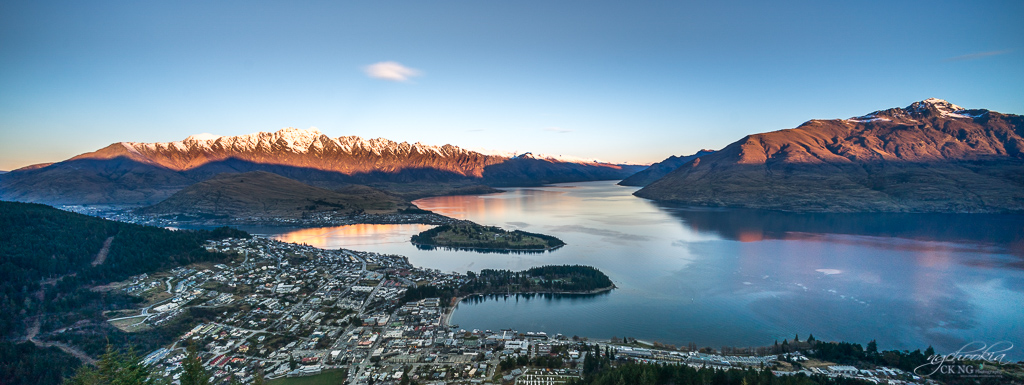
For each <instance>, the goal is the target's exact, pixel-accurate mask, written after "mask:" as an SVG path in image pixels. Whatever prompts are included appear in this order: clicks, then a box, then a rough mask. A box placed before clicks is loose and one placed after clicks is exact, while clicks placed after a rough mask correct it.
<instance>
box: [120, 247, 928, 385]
mask: <svg viewBox="0 0 1024 385" xmlns="http://www.w3.org/2000/svg"><path fill="white" fill-rule="evenodd" d="M206 247H207V249H208V250H209V251H216V252H221V253H226V254H229V255H233V256H235V260H233V261H232V262H230V263H220V264H213V265H208V266H204V265H198V266H189V267H179V268H175V269H173V270H171V271H169V272H162V273H155V274H152V275H150V274H142V275H139V276H135V277H132V278H131V279H129V280H127V281H125V282H121V283H120V284H119V286H118V290H122V291H124V292H125V293H128V294H131V295H136V296H140V297H143V298H147V303H146V304H145V306H144V307H143V308H140V309H137V310H136V311H133V312H129V313H127V314H123V315H121V316H119V317H115V318H112V319H110V320H109V322H111V323H112V324H114V325H115V326H117V327H119V328H121V329H122V330H125V331H132V330H139V329H140V328H156V327H161V326H162V325H164V324H166V323H168V322H170V321H172V320H174V319H175V317H180V316H182V315H183V314H184V313H185V312H186V311H189V310H190V309H191V310H192V311H200V312H202V313H204V314H207V315H209V316H208V318H207V319H205V320H204V322H202V323H199V324H198V325H195V326H194V327H192V328H191V329H190V330H188V331H187V332H185V333H184V334H182V335H181V336H180V337H179V338H178V339H177V341H176V342H174V343H173V344H172V345H171V346H166V347H163V348H160V349H157V350H156V351H153V352H150V353H148V354H147V355H146V356H145V357H144V358H143V363H144V364H146V365H147V366H149V367H150V369H151V371H152V373H153V375H154V376H156V377H159V378H165V379H166V380H168V381H169V382H171V383H177V382H178V378H179V376H180V375H181V372H182V366H181V363H182V360H183V359H184V358H185V355H186V350H185V349H186V347H187V346H189V345H193V346H195V347H196V348H197V349H198V351H199V354H200V357H201V359H202V361H203V363H204V366H205V367H206V368H207V370H208V371H209V373H211V374H212V376H213V379H214V381H228V380H229V379H234V380H238V381H240V382H242V383H249V382H252V381H253V380H254V379H255V378H256V376H259V375H262V376H264V378H266V379H267V380H274V379H279V378H295V377H305V376H325V377H327V378H329V379H331V380H332V382H337V383H341V382H342V381H344V382H345V383H349V384H371V383H372V384H399V383H402V384H404V383H409V382H410V381H416V382H418V383H437V384H441V383H445V384H449V383H494V384H498V383H503V384H562V383H567V382H570V381H572V380H574V379H579V378H581V376H582V371H583V368H584V366H585V363H586V361H587V360H588V359H602V358H603V359H612V360H617V362H623V361H632V362H640V363H661V364H672V365H689V366H691V367H695V368H716V369H728V368H744V367H747V368H756V369H761V368H770V369H772V370H773V373H774V374H775V375H778V376H783V375H794V374H797V373H804V374H807V375H813V374H822V375H827V376H831V377H850V378H860V379H866V380H869V381H872V382H875V383H889V384H901V383H917V382H920V378H918V377H915V376H913V375H912V374H910V373H906V372H903V371H900V370H898V369H892V368H875V369H873V370H860V369H857V368H855V367H852V366H839V365H829V366H821V367H811V366H807V365H803V369H800V370H798V371H797V370H792V368H793V367H792V366H791V365H790V364H788V363H789V362H794V363H797V362H803V363H807V361H808V360H809V359H808V358H807V357H806V356H804V355H803V354H801V353H786V354H785V355H774V354H763V355H757V354H737V355H720V354H716V352H715V351H713V350H710V349H709V348H704V349H696V348H695V346H691V347H688V348H687V347H684V348H680V349H675V348H674V347H667V346H665V345H661V344H650V343H645V342H643V341H637V340H635V339H622V340H620V339H618V338H612V339H611V340H590V339H587V338H582V337H578V336H573V337H567V336H564V335H561V334H558V335H548V334H547V333H545V332H543V331H530V332H518V331H514V330H476V329H473V330H466V329H461V328H459V326H458V325H451V324H450V323H449V318H450V315H451V311H453V310H454V308H455V305H456V304H457V302H458V300H459V299H458V298H453V299H452V300H451V303H443V301H442V300H441V299H440V298H424V299H418V300H411V301H407V300H406V295H405V294H406V292H407V290H408V289H409V288H411V287H422V286H427V285H430V286H436V287H458V286H459V285H462V284H463V283H465V282H467V281H468V279H469V278H468V277H467V276H466V275H464V274H460V273H445V272H441V271H438V270H434V269H424V268H418V267H415V266H412V265H411V264H410V263H409V261H408V260H407V259H406V258H405V257H402V256H397V255H383V254H377V253H372V252H362V251H354V250H344V249H341V250H324V249H318V248H314V247H311V246H307V245H300V244H292V243H284V242H279V241H275V240H270V239H266V238H261V237H252V238H250V239H235V238H229V239H226V240H222V241H211V242H209V243H208V244H207V246H206ZM747 353H751V352H747Z"/></svg>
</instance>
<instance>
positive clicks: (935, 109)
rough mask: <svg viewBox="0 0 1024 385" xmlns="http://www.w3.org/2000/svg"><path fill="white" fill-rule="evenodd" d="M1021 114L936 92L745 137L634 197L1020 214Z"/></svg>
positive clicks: (1023, 195)
mask: <svg viewBox="0 0 1024 385" xmlns="http://www.w3.org/2000/svg"><path fill="white" fill-rule="evenodd" d="M1022 137H1024V117H1022V116H1020V115H1011V114H1001V113H998V112H995V111H989V110H984V109H965V108H962V107H960V106H957V105H955V104H952V103H949V102H947V101H944V100H940V99H927V100H923V101H920V102H915V103H913V104H911V105H910V106H907V107H905V108H890V109H886V110H881V111H875V112H872V113H870V114H867V115H864V116H859V117H854V118H850V119H833V120H811V121H808V122H806V123H804V124H802V125H800V126H799V127H796V128H793V129H787V130H780V131H774V132H767V133H762V134H756V135H749V136H746V137H744V138H742V139H740V140H738V141H736V142H733V143H732V144H730V145H728V146H726V147H725V148H723V149H721V150H719V151H716V152H714V153H712V154H707V155H704V156H701V157H699V158H696V159H693V160H691V161H689V162H687V163H685V164H683V165H681V166H680V167H678V168H677V169H675V170H674V171H672V172H671V173H669V174H667V175H665V176H664V177H662V178H661V179H658V180H657V181H655V182H653V183H650V184H649V185H647V186H646V187H644V188H642V189H640V190H638V191H637V192H636V193H635V195H637V196H639V197H643V198H649V199H652V200H656V201H661V202H668V203H673V204H684V205H698V206H726V207H747V208H758V209H775V210H787V211H821V212H1024V138H1022Z"/></svg>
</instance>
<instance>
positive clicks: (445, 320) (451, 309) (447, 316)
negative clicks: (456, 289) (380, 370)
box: [439, 283, 618, 328]
mask: <svg viewBox="0 0 1024 385" xmlns="http://www.w3.org/2000/svg"><path fill="white" fill-rule="evenodd" d="M615 289H618V286H615V284H614V283H613V284H612V285H611V286H606V287H602V288H598V289H593V290H587V291H526V292H523V291H518V292H511V293H507V294H508V295H512V294H561V295H589V294H599V293H606V292H610V291H612V290H615ZM477 295H479V296H486V295H488V294H484V293H470V294H465V295H461V296H458V297H452V301H451V303H449V304H448V307H447V308H446V309H445V311H444V314H442V315H441V324H440V325H439V326H440V327H442V328H446V327H448V326H450V325H451V321H452V314H454V313H455V308H457V307H458V305H459V304H460V303H462V301H463V300H465V299H466V298H469V297H472V296H477ZM494 295H501V294H494Z"/></svg>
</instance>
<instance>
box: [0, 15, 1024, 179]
mask: <svg viewBox="0 0 1024 385" xmlns="http://www.w3.org/2000/svg"><path fill="white" fill-rule="evenodd" d="M210 3H212V4H210ZM1022 16H1024V2H1020V1H1001V2H999V1H991V2H970V3H965V2H945V1H927V2H924V1H921V2H918V1H901V2H836V1H807V2H729V1H718V2H682V1H671V2H594V1H591V2H583V1H554V2H552V1H543V2H540V1H539V2H530V1H515V2H442V1H436V2H390V1H382V2H366V3H363V4H361V5H360V4H354V3H350V2H257V1H244V2H228V1H218V2H159V3H158V2H101V1H91V2H44V1H33V2H15V1H4V2H0V170H9V169H13V168H17V167H21V166H25V165H28V164H33V163H39V162H46V161H59V160H63V159H66V158H69V157H71V156H74V155H76V154H79V153H83V152H88V151H92V150H95V149H98V148H101V147H103V146H106V145H108V144H110V143H113V142H118V141H137V142H154V141H173V140H180V139H183V138H185V137H186V136H188V135H191V134H196V133H204V132H209V133H213V134H218V135H238V134H246V133H251V132H257V131H276V130H278V129H280V128H283V127H298V128H309V127H317V128H319V129H320V130H321V131H323V132H324V133H325V134H327V135H329V136H332V137H337V136H342V135H359V136H363V137H385V138H389V139H392V140H397V141H409V142H417V141H419V142H423V143H427V144H438V145H440V144H445V143H450V144H453V145H457V146H461V147H465V148H471V149H480V148H485V149H494V150H503V151H518V152H525V151H532V152H535V153H545V154H553V155H558V154H561V155H573V156H579V157H585V158H597V159H601V160H606V161H614V162H637V163H645V162H654V161H658V160H661V159H663V158H665V157H667V156H669V155H679V154H691V153H693V152H696V151H697V150H699V149H701V148H712V149H717V148H721V147H723V146H725V145H727V144H729V143H731V142H733V141H735V140H738V139H739V138H741V137H743V136H744V135H747V134H751V133H757V132H764V131H773V130H778V129H784V128H791V127H794V126H796V125H799V124H800V123H802V122H804V121H806V120H808V119H812V118H823V119H827V118H847V117H851V116H855V115H861V114H865V113H868V112H871V111H874V110H878V109H884V108H889V107H902V106H906V105H909V104H910V103H912V102H914V101H917V100H922V99H926V98H929V97H937V98H942V99H946V100H949V101H951V102H953V103H956V104H959V105H962V106H964V107H968V108H989V109H992V110H996V111H1000V112H1007V113H1018V114H1020V113H1024V92H1022V91H1021V90H1024V65H1021V63H1024V23H1021V22H1020V19H1021V17H1022ZM381 62H394V63H398V64H399V65H401V66H403V67H404V68H409V69H412V70H413V71H414V73H411V74H409V76H408V77H407V79H405V81H395V79H382V78H374V77H371V76H369V75H368V73H367V66H370V65H373V64H375V63H381Z"/></svg>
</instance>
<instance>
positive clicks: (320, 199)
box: [139, 171, 415, 218]
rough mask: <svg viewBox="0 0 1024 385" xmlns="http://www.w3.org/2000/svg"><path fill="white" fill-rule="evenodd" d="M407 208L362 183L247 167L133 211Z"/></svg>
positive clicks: (296, 214)
mask: <svg viewBox="0 0 1024 385" xmlns="http://www.w3.org/2000/svg"><path fill="white" fill-rule="evenodd" d="M411 207H415V206H412V205H411V204H410V203H408V202H405V201H403V200H402V199H400V198H397V197H394V196H392V195H389V194H387V193H384V192H383V191H380V190H377V189H373V188H370V187H366V186H359V185H349V186H346V187H344V188H342V189H341V190H339V191H331V190H327V189H323V188H319V187H313V186H310V185H307V184H304V183H302V182H299V181H296V180H293V179H288V178H285V177H282V176H280V175H276V174H272V173H269V172H264V171H252V172H247V173H243V174H220V175H217V176H214V177H212V178H210V179H207V180H205V181H202V182H199V183H196V184H193V185H191V186H189V187H186V188H184V189H182V190H181V191H178V192H176V193H174V195H171V197H169V198H167V199H166V200H164V201H162V202H160V203H157V204H155V205H153V206H149V207H146V208H143V209H140V210H139V213H142V214H149V215H185V216H188V217H196V218H249V217H264V218H267V217H270V218H302V217H304V216H306V215H311V214H316V213H324V212H331V213H337V214H354V213H363V212H365V213H394V212H396V211H397V210H399V209H407V208H411Z"/></svg>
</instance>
